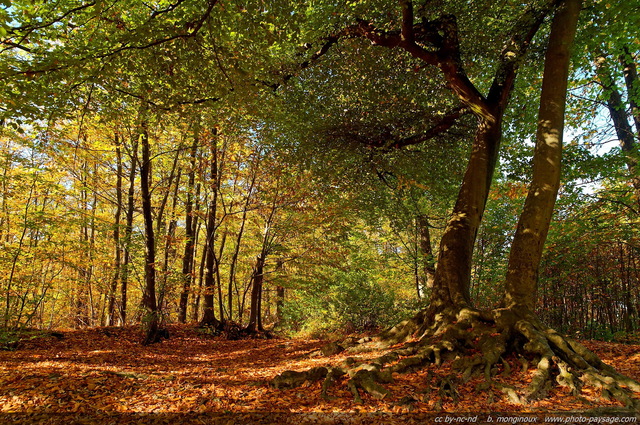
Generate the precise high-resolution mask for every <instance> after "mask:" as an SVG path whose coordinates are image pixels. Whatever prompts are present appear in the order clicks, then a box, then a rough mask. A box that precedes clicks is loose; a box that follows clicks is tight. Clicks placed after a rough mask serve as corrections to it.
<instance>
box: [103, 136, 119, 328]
mask: <svg viewBox="0 0 640 425" xmlns="http://www.w3.org/2000/svg"><path fill="white" fill-rule="evenodd" d="M115 144H116V213H115V219H114V225H113V245H114V259H113V269H114V271H113V278H112V279H111V287H110V288H109V305H108V307H107V314H108V316H109V319H108V324H109V326H114V325H115V322H116V291H117V290H118V283H119V282H120V279H121V276H120V273H121V271H122V270H121V269H122V264H121V263H122V258H121V254H122V249H121V247H120V217H121V216H122V149H121V146H120V144H121V142H120V135H119V134H118V133H117V132H116V135H115Z"/></svg>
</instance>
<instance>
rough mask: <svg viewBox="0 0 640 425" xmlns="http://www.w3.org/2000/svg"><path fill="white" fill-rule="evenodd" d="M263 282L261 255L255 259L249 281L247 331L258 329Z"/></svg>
mask: <svg viewBox="0 0 640 425" xmlns="http://www.w3.org/2000/svg"><path fill="white" fill-rule="evenodd" d="M263 281H264V257H263V255H262V254H260V255H259V256H257V257H256V265H255V267H254V269H253V276H252V279H251V310H250V314H249V324H248V325H247V331H249V332H256V331H258V330H262V329H260V327H261V326H260V324H261V321H260V297H261V296H262V283H263Z"/></svg>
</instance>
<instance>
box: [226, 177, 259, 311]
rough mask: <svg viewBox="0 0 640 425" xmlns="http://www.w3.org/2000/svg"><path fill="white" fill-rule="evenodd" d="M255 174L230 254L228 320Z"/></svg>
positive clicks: (231, 308)
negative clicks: (231, 253)
mask: <svg viewBox="0 0 640 425" xmlns="http://www.w3.org/2000/svg"><path fill="white" fill-rule="evenodd" d="M256 175H257V173H255V172H254V173H253V175H252V176H251V183H250V184H249V189H248V191H247V197H246V198H245V202H244V207H243V208H242V220H241V222H240V229H239V230H238V234H237V235H236V244H235V247H234V250H233V255H232V256H231V264H230V265H229V284H228V287H227V293H228V297H229V299H228V300H227V301H228V302H227V308H228V310H229V311H228V312H227V315H228V317H229V320H231V319H232V312H233V285H234V283H235V280H236V265H237V263H238V255H239V254H240V246H241V242H242V236H243V235H244V227H245V224H246V222H247V212H248V211H249V203H250V202H251V198H252V192H253V187H254V186H255V183H256ZM238 320H240V314H238Z"/></svg>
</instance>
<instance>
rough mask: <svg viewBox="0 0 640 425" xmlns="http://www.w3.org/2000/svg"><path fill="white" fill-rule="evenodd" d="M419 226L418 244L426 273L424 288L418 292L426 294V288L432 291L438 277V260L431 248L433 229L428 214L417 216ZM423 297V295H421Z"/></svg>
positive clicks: (423, 269)
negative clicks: (431, 229)
mask: <svg viewBox="0 0 640 425" xmlns="http://www.w3.org/2000/svg"><path fill="white" fill-rule="evenodd" d="M416 224H417V227H418V238H419V240H418V245H419V252H420V258H421V260H422V261H421V263H422V271H423V274H424V288H418V294H420V293H422V294H423V295H424V289H426V290H428V291H430V290H431V289H432V288H433V281H434V279H435V277H436V260H435V258H434V256H433V249H432V248H431V231H430V230H429V227H430V226H429V218H428V217H427V216H426V215H418V217H417V218H416ZM420 298H422V297H420Z"/></svg>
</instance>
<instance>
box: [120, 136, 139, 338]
mask: <svg viewBox="0 0 640 425" xmlns="http://www.w3.org/2000/svg"><path fill="white" fill-rule="evenodd" d="M130 158H131V159H130V168H129V189H128V190H127V215H126V223H125V227H124V244H123V245H124V246H123V255H122V257H123V258H122V279H121V282H120V320H121V324H122V326H124V325H126V323H127V297H128V292H129V287H128V286H129V275H130V274H131V264H130V263H131V241H132V236H133V216H134V214H135V191H136V189H135V186H136V173H137V166H138V137H135V136H134V137H132V140H131V153H130Z"/></svg>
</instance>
